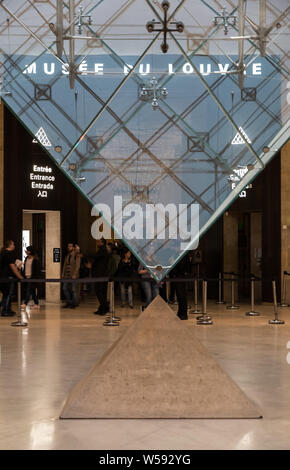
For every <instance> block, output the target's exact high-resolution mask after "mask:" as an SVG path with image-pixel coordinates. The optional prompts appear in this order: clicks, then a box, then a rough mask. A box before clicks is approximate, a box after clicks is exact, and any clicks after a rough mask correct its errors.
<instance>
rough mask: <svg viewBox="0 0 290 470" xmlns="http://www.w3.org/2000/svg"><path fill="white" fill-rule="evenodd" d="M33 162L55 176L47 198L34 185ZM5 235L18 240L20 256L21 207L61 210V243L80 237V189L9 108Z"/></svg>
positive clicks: (6, 111) (5, 145)
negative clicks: (78, 189) (78, 232)
mask: <svg viewBox="0 0 290 470" xmlns="http://www.w3.org/2000/svg"><path fill="white" fill-rule="evenodd" d="M33 164H37V165H39V166H46V165H47V166H49V167H51V168H52V173H53V174H54V176H55V182H54V183H53V184H54V190H52V191H48V194H47V198H41V197H37V194H38V190H35V189H33V190H32V189H31V181H30V179H29V174H30V172H31V171H32V166H33ZM4 175H5V188H4V238H5V239H12V240H14V241H15V243H16V250H17V253H18V256H21V246H22V210H23V209H28V210H59V211H61V233H62V240H61V244H62V247H64V246H66V244H67V243H68V242H69V241H77V190H76V189H75V187H74V186H73V185H72V183H71V182H70V181H69V180H68V179H67V178H66V176H65V175H64V174H63V173H62V172H61V170H59V168H58V167H57V166H56V165H55V164H54V162H53V161H52V159H51V158H50V157H49V155H48V154H47V153H46V152H45V151H44V150H43V149H42V147H41V146H40V145H39V144H37V143H32V137H31V135H30V134H29V133H28V132H27V131H26V129H25V128H24V127H23V126H22V125H21V124H20V122H19V121H18V120H17V119H16V117H15V116H14V115H13V114H12V113H11V112H10V111H9V110H8V109H7V108H6V109H5V113H4Z"/></svg>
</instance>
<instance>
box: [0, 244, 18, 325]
mask: <svg viewBox="0 0 290 470" xmlns="http://www.w3.org/2000/svg"><path fill="white" fill-rule="evenodd" d="M14 251H15V244H14V241H13V240H7V241H6V242H5V243H4V247H3V248H2V250H1V253H0V279H3V280H4V281H5V280H10V282H1V284H0V289H1V292H2V303H1V305H2V311H1V316H2V317H12V316H14V315H15V312H13V311H12V310H11V302H12V296H13V293H14V283H15V278H17V279H20V280H21V279H23V276H22V274H21V273H20V271H19V270H18V269H17V267H16V265H15V262H16V256H15V253H14Z"/></svg>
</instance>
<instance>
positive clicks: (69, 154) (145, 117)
mask: <svg viewBox="0 0 290 470" xmlns="http://www.w3.org/2000/svg"><path fill="white" fill-rule="evenodd" d="M86 3H87V4H86ZM112 3H114V5H112ZM155 3H156V2H150V1H149V0H146V1H144V2H142V3H141V2H134V1H133V0H127V1H123V2H121V3H120V4H119V5H115V2H97V1H96V2H83V3H82V4H83V6H84V10H83V14H84V15H85V14H87V15H91V19H92V21H91V22H90V24H86V25H84V26H83V27H82V28H81V34H79V26H78V25H77V24H76V23H74V19H73V18H74V16H73V15H72V13H75V12H76V11H74V12H73V11H71V10H72V9H75V10H76V8H77V7H78V6H79V2H74V1H72V0H71V2H69V3H68V4H66V3H63V2H59V1H57V2H54V3H53V2H34V3H33V4H31V5H27V3H26V2H24V1H23V0H15V1H14V0H13V1H5V0H4V1H3V2H1V5H0V15H1V16H0V18H1V25H2V30H1V32H0V37H1V49H0V55H1V58H0V60H1V63H2V66H1V69H0V71H1V85H2V87H1V96H2V99H3V100H4V102H5V103H6V105H7V106H8V107H9V108H10V109H11V110H12V111H13V112H14V113H15V114H16V115H17V117H18V118H19V119H20V120H21V121H22V122H23V124H24V125H25V126H26V127H27V128H28V129H29V131H30V132H31V134H32V135H33V136H35V135H36V137H37V139H38V141H39V142H40V143H41V144H42V145H43V146H44V147H45V148H46V151H47V152H48V153H49V154H50V156H51V157H52V158H53V159H54V161H55V162H56V163H57V164H58V165H59V166H60V167H61V168H62V169H63V170H64V171H65V172H66V174H67V175H68V177H69V178H70V179H71V181H72V182H73V184H74V185H76V186H77V187H78V189H79V190H80V191H81V192H82V193H83V195H84V196H85V197H86V198H87V199H88V200H89V201H90V202H91V204H92V205H93V206H95V209H94V214H98V213H99V212H98V211H101V213H102V214H103V217H104V219H105V220H106V221H107V222H108V223H109V224H111V225H112V226H113V228H114V230H115V236H116V237H119V238H121V239H122V240H123V241H124V243H125V244H127V245H128V246H129V248H130V249H131V250H133V252H134V254H135V255H136V257H137V258H138V259H139V260H140V262H142V263H143V264H144V265H146V266H147V267H148V269H149V270H150V271H151V273H152V274H153V276H154V277H155V278H156V279H162V278H163V277H164V276H165V275H166V274H167V273H168V271H169V270H170V269H171V268H172V267H173V266H174V264H175V263H176V262H177V261H178V260H179V259H180V258H181V257H182V256H183V255H184V253H185V252H186V251H187V250H188V249H193V248H194V247H196V246H197V245H198V240H199V237H200V236H202V235H203V233H205V231H206V230H207V229H208V228H209V227H210V226H211V224H212V223H214V222H215V220H216V219H217V218H218V217H219V216H220V215H221V214H222V213H223V212H224V211H225V210H226V208H227V207H228V206H229V205H230V204H231V203H232V202H233V201H234V199H235V198H237V197H238V196H239V194H240V193H241V191H242V190H243V189H244V188H245V187H246V186H248V185H249V183H250V182H251V181H252V180H253V179H254V178H255V177H256V176H257V175H258V174H259V172H260V171H262V169H263V167H264V165H266V164H267V162H268V161H269V160H270V159H271V158H272V156H273V155H274V154H275V152H276V151H277V150H278V149H279V148H280V146H281V145H282V144H283V143H284V142H285V141H286V140H287V139H288V138H289V103H288V101H289V96H288V95H289V92H287V84H288V77H289V76H288V67H289V64H288V63H287V60H288V59H287V47H288V46H287V44H288V42H287V41H288V40H289V37H287V34H286V33H287V32H286V33H285V28H286V26H287V1H286V0H285V2H284V0H283V1H282V2H281V5H280V8H281V12H280V13H279V12H276V13H273V9H269V11H268V12H267V20H268V21H269V22H270V23H271V24H272V23H273V22H274V20H275V19H276V20H277V18H278V19H279V23H280V28H279V32H278V33H277V31H276V30H275V28H274V27H272V29H273V28H274V29H273V31H272V32H270V33H269V40H270V41H271V43H270V44H269V47H268V48H267V50H266V53H263V56H261V55H260V51H259V48H258V45H257V42H255V41H253V40H252V39H250V38H251V36H250V35H249V34H248V33H249V31H248V29H249V28H250V26H249V25H246V26H245V37H247V36H249V39H245V41H244V56H243V58H244V65H245V72H246V73H245V74H244V73H242V75H241V72H238V70H237V67H236V64H237V63H239V60H240V49H239V46H238V45H239V41H237V40H230V41H225V40H224V33H223V28H222V27H221V26H219V25H214V24H213V23H212V15H213V11H212V10H214V11H216V10H215V9H216V8H217V7H216V4H215V2H204V1H200V2H198V8H199V14H200V18H199V21H201V22H202V24H204V25H207V32H206V33H205V29H204V27H202V26H201V24H200V23H199V22H198V21H197V19H196V15H195V9H196V6H195V7H193V5H192V4H189V3H185V2H184V1H182V0H181V1H173V2H171V4H172V5H171V12H172V15H173V16H172V18H173V17H174V19H175V18H176V17H178V20H180V21H183V22H184V24H185V32H184V34H183V35H182V36H180V35H176V37H175V35H174V34H173V35H172V34H171V35H169V45H170V48H169V52H168V53H167V54H162V52H161V51H160V43H161V41H162V38H161V36H160V33H157V34H154V35H150V34H148V33H147V32H146V28H145V23H146V21H147V19H148V20H151V19H152V15H153V16H154V17H155V18H157V19H160V18H158V15H159V14H160V10H156V5H155ZM192 3H193V2H192ZM194 3H196V2H194ZM235 3H236V6H238V2H235ZM284 3H285V5H284ZM282 4H283V5H282ZM283 7H285V8H284V10H285V11H284V10H283ZM249 8H250V11H248V15H250V16H251V19H252V21H256V22H258V19H257V18H256V16H257V14H258V12H257V11H256V10H255V8H254V7H253V6H251V7H249ZM285 12H286V13H285ZM232 13H233V14H237V8H234V9H233V12H232ZM71 15H72V16H71ZM136 18H139V20H138V25H137V24H136ZM7 20H8V21H7ZM277 21H278V20H277ZM143 23H144V24H143ZM60 24H61V25H62V28H60ZM273 24H274V23H273ZM31 25H32V26H31ZM128 25H131V26H130V28H129V29H128ZM132 25H134V26H132ZM209 25H210V26H209ZM281 28H282V29H281ZM60 30H61V31H62V34H60V32H61V31H60ZM192 30H194V31H195V32H194V33H192ZM233 30H234V31H233V32H232V33H231V34H233V35H234V34H235V35H236V36H238V32H239V31H238V30H237V28H236V29H235V27H233ZM63 31H66V33H64V32H63ZM283 31H284V33H283ZM282 33H283V34H282ZM288 35H289V34H288ZM11 38H13V40H11ZM287 93H288V95H287ZM287 97H288V101H287ZM40 129H42V130H44V131H43V132H42V133H41V135H40V134H39V131H40ZM48 142H49V143H50V144H51V146H48ZM101 228H103V226H101V225H100V223H99V222H97V223H96V224H94V226H93V229H94V230H95V232H96V231H98V230H99V231H100V229H101Z"/></svg>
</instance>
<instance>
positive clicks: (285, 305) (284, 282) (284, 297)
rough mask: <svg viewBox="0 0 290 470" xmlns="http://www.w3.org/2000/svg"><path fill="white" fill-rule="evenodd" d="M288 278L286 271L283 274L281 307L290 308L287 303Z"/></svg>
mask: <svg viewBox="0 0 290 470" xmlns="http://www.w3.org/2000/svg"><path fill="white" fill-rule="evenodd" d="M286 276H288V273H287V271H284V273H283V285H282V299H281V304H280V307H282V308H284V307H289V305H288V304H287V303H286Z"/></svg>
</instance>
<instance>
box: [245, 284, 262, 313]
mask: <svg viewBox="0 0 290 470" xmlns="http://www.w3.org/2000/svg"><path fill="white" fill-rule="evenodd" d="M255 279H256V278H255V277H254V276H252V277H251V310H250V311H249V312H246V315H247V316H249V317H258V316H259V315H260V314H259V312H255Z"/></svg>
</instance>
